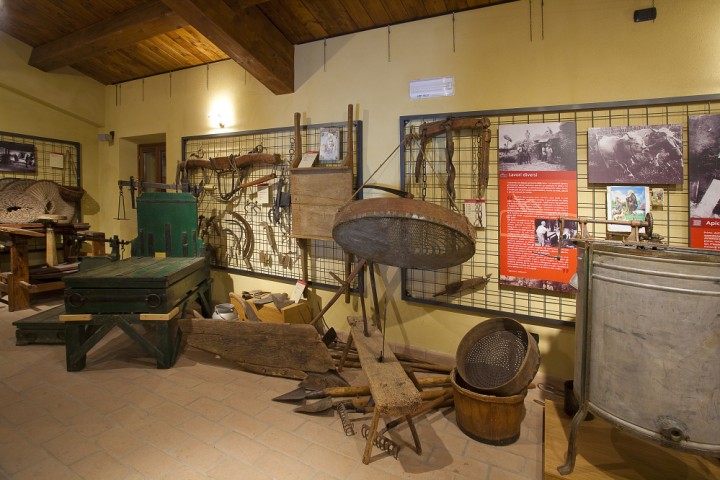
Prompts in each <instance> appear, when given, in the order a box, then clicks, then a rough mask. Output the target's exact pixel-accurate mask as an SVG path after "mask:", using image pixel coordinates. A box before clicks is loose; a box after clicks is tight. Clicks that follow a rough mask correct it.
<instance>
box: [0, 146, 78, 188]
mask: <svg viewBox="0 0 720 480" xmlns="http://www.w3.org/2000/svg"><path fill="white" fill-rule="evenodd" d="M79 172H80V144H79V143H77V142H70V141H66V140H57V139H52V138H42V137H33V136H29V135H22V134H19V133H8V132H0V179H3V182H9V179H12V178H15V179H23V180H51V181H53V182H55V183H57V184H58V185H64V186H68V187H79V186H80V173H79Z"/></svg>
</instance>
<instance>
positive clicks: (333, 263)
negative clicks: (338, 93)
mask: <svg viewBox="0 0 720 480" xmlns="http://www.w3.org/2000/svg"><path fill="white" fill-rule="evenodd" d="M327 128H337V129H338V130H339V133H340V136H339V138H340V140H341V146H340V149H339V151H340V158H339V160H337V161H322V163H320V162H319V164H320V165H321V166H322V167H329V166H337V165H340V164H341V163H342V162H343V160H344V152H346V149H347V132H346V131H347V124H340V123H327V124H318V125H306V126H302V127H301V131H300V135H301V140H302V152H301V153H304V152H308V151H319V150H320V136H321V131H323V129H327ZM353 131H354V132H355V138H354V146H355V148H354V158H353V165H354V166H355V168H356V171H355V172H354V173H355V180H354V182H355V185H357V184H358V183H357V179H358V178H361V177H362V173H361V166H360V163H361V162H360V161H358V159H362V122H361V121H356V122H354V123H353ZM182 141H183V145H182V151H183V158H184V159H191V158H204V159H209V158H215V157H222V156H229V155H241V154H245V153H249V152H252V151H258V150H261V151H262V152H263V153H270V154H279V155H280V156H281V159H282V163H281V164H280V165H267V164H255V165H252V166H251V167H249V168H248V169H247V170H246V174H245V176H244V177H243V178H242V180H241V181H242V182H243V183H247V182H253V181H256V180H258V179H261V178H263V177H266V176H267V175H272V174H275V175H276V178H275V179H272V180H270V181H269V182H267V183H268V184H272V187H270V190H271V191H270V193H269V195H268V197H269V200H270V201H269V202H267V203H265V202H263V201H262V200H263V194H262V192H261V191H262V189H264V188H266V187H265V186H264V185H260V186H251V187H248V188H245V189H241V190H239V191H238V192H236V193H235V194H233V195H231V196H229V198H227V199H225V198H223V197H228V194H229V193H230V192H231V191H232V185H233V184H234V183H237V181H238V176H237V175H236V176H235V177H233V175H232V173H226V174H222V175H220V176H218V175H217V173H216V172H213V171H212V170H209V169H192V170H190V172H189V173H190V175H189V182H190V183H191V184H193V185H200V184H202V188H200V192H201V193H200V196H199V198H198V217H199V224H200V219H203V221H205V220H207V219H210V218H216V219H218V220H219V222H218V225H219V228H209V229H205V228H202V227H201V228H200V232H201V234H202V235H203V236H204V240H205V241H207V242H209V244H210V245H212V246H213V248H214V252H213V257H212V263H213V266H214V267H216V268H221V269H225V270H228V271H230V272H233V273H237V274H241V275H250V276H259V277H265V278H272V279H277V280H285V281H294V280H296V279H298V278H302V268H301V250H300V248H299V247H298V244H297V242H296V240H295V239H294V238H291V237H290V231H291V225H292V223H291V222H292V207H290V208H284V207H283V208H281V209H280V211H279V215H278V209H274V200H275V198H276V194H277V185H278V182H279V180H280V179H282V181H283V183H284V185H285V187H284V188H283V191H285V192H289V191H290V175H289V168H290V165H291V163H292V160H293V158H294V156H295V136H294V130H293V128H291V127H288V128H277V129H268V130H257V131H249V132H234V133H229V134H221V135H206V136H197V137H185V138H183V140H182ZM310 168H313V167H310ZM348 200H349V199H348ZM233 213H234V214H233ZM237 215H240V216H242V217H243V218H244V219H245V221H246V222H247V224H248V225H249V226H250V230H251V231H252V237H253V241H252V244H253V248H252V252H251V253H250V254H249V255H248V258H247V260H246V259H244V258H242V255H241V253H240V252H241V251H242V249H243V247H244V246H245V245H246V243H245V242H246V241H247V239H248V232H247V227H246V226H244V225H243V223H242V222H241V221H239V220H238V218H237ZM268 227H269V228H268ZM273 239H274V244H275V246H276V248H273V246H272V245H273V241H272V240H273ZM305 241H306V242H307V244H308V279H309V281H310V282H311V283H312V284H313V285H314V286H317V287H326V288H335V287H337V282H336V281H335V279H334V278H333V277H332V275H331V273H334V274H336V275H338V276H340V277H344V272H345V264H344V254H343V251H342V248H340V246H339V245H337V244H336V243H335V242H331V241H318V240H305ZM353 290H357V282H353Z"/></svg>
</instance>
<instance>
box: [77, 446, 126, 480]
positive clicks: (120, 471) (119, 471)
mask: <svg viewBox="0 0 720 480" xmlns="http://www.w3.org/2000/svg"><path fill="white" fill-rule="evenodd" d="M70 468H72V470H73V472H75V473H76V474H78V475H79V476H80V477H82V478H85V479H87V480H95V479H102V480H115V479H117V480H121V479H124V478H125V477H127V476H128V475H129V474H130V473H132V471H131V470H130V469H129V468H128V467H126V466H125V465H123V464H122V463H120V462H119V461H117V460H116V459H114V458H113V457H111V456H110V455H108V454H107V453H105V452H95V453H93V454H91V455H88V456H87V457H85V458H83V459H82V460H80V461H78V462H76V463H74V464H72V465H71V466H70Z"/></svg>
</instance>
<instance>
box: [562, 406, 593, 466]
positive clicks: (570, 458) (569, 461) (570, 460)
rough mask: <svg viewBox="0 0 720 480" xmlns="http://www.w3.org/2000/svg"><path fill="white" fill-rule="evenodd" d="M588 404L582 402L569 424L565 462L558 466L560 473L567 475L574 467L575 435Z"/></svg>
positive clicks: (575, 453) (583, 418)
mask: <svg viewBox="0 0 720 480" xmlns="http://www.w3.org/2000/svg"><path fill="white" fill-rule="evenodd" d="M587 411H588V404H587V402H584V403H583V404H582V405H581V406H580V409H579V410H578V411H577V413H575V416H574V417H573V420H572V423H571V424H570V437H569V438H568V450H567V456H566V457H565V463H563V464H562V465H560V466H559V467H558V472H560V475H568V474H570V473H572V471H573V470H574V469H575V456H576V455H577V447H576V445H577V436H578V429H579V428H580V424H581V423H582V422H583V420H585V416H586V415H587Z"/></svg>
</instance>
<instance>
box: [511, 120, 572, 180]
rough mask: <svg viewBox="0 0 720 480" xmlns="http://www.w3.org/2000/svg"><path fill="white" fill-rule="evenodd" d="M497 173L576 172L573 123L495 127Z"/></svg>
mask: <svg viewBox="0 0 720 480" xmlns="http://www.w3.org/2000/svg"><path fill="white" fill-rule="evenodd" d="M498 161H499V168H500V170H508V171H517V170H531V171H551V170H575V168H576V163H577V139H576V137H575V123H573V122H551V123H525V124H515V125H500V127H499V128H498Z"/></svg>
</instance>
